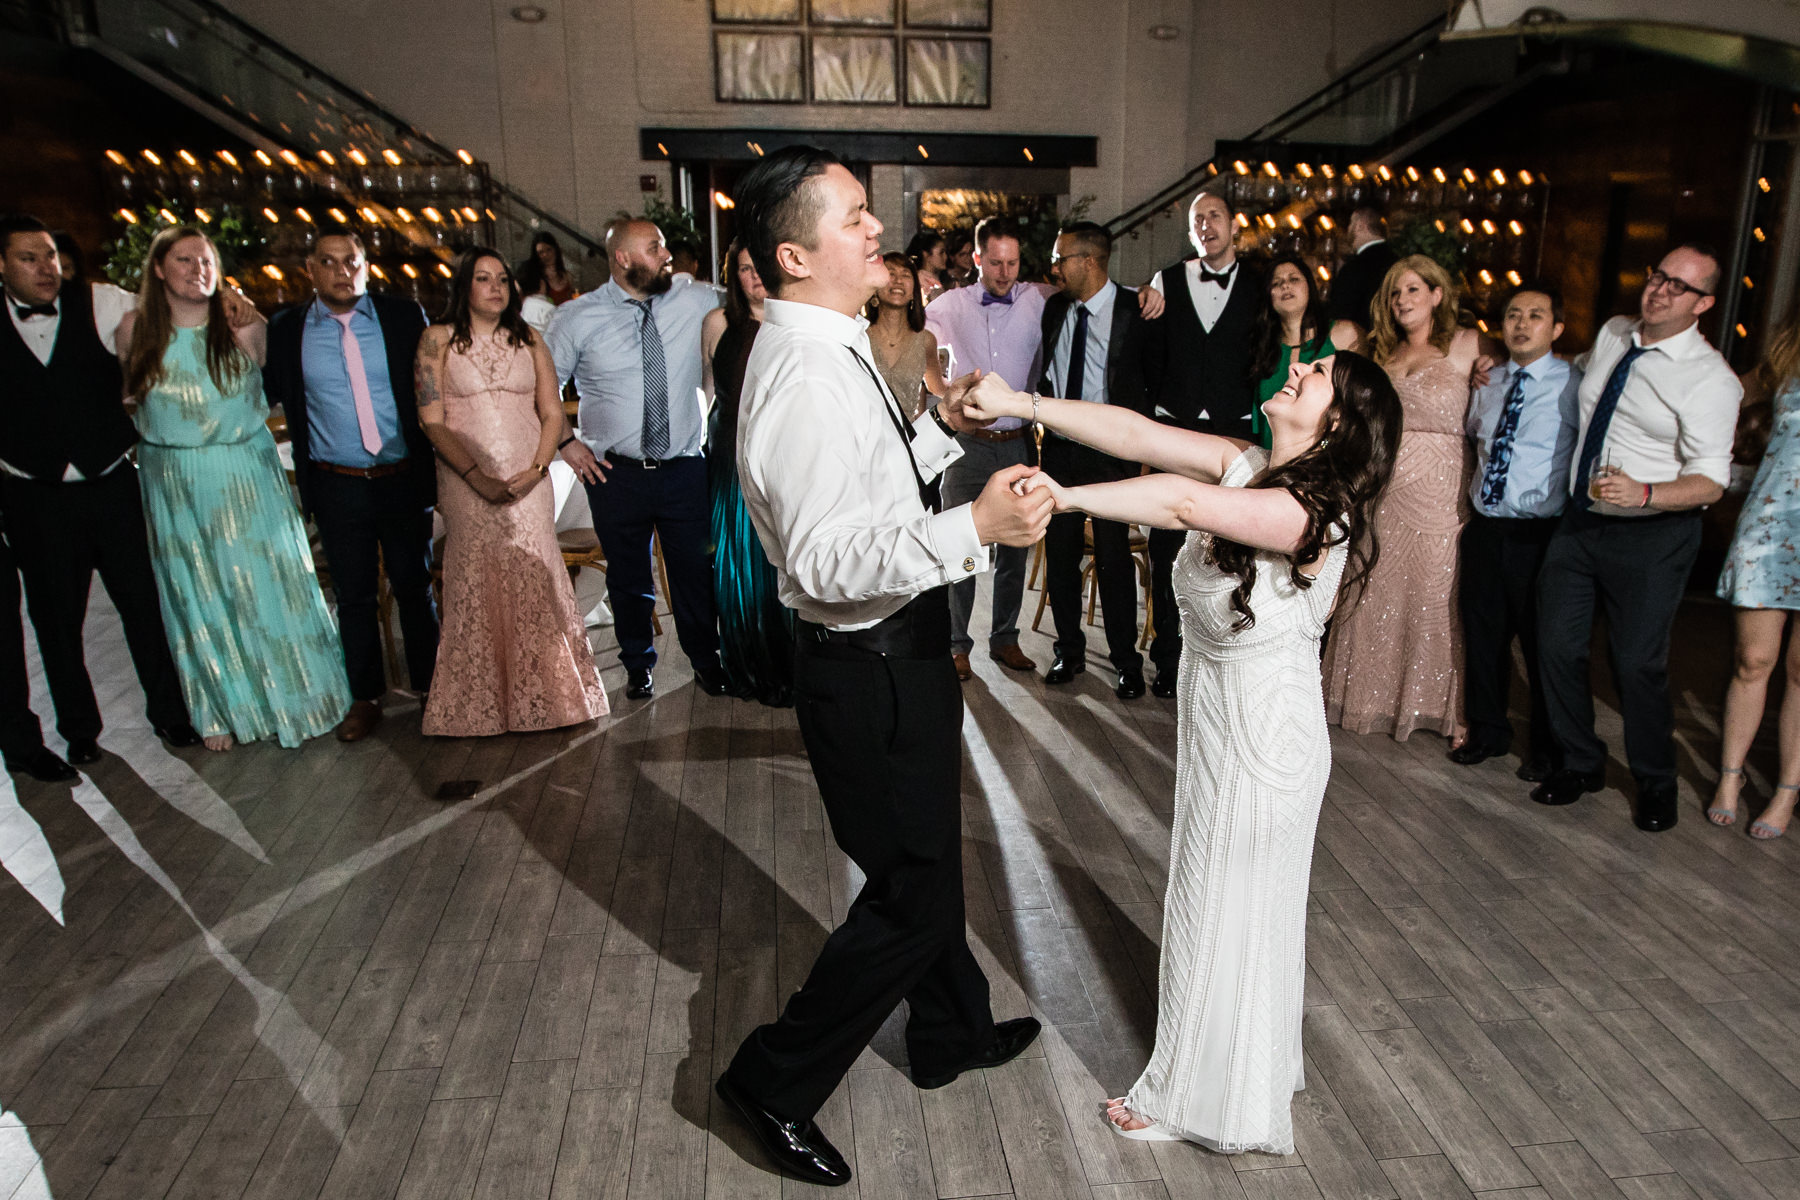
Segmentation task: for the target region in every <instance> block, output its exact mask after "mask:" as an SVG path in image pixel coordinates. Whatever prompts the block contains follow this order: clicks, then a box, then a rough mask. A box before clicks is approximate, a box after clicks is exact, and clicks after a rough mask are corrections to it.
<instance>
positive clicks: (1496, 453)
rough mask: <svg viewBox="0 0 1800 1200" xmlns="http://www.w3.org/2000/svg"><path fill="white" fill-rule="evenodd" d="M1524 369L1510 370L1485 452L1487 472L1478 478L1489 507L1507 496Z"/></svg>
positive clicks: (1521, 407)
mask: <svg viewBox="0 0 1800 1200" xmlns="http://www.w3.org/2000/svg"><path fill="white" fill-rule="evenodd" d="M1525 379H1526V375H1525V371H1524V368H1520V369H1519V370H1517V371H1515V372H1513V384H1512V387H1511V388H1510V389H1509V390H1508V391H1507V393H1506V403H1505V404H1504V405H1502V406H1501V408H1500V423H1499V424H1498V425H1497V426H1495V428H1494V445H1493V448H1492V449H1490V450H1489V451H1488V465H1487V473H1486V474H1484V475H1483V476H1482V477H1481V502H1482V503H1483V504H1485V505H1487V506H1488V507H1489V508H1492V507H1493V506H1494V505H1496V504H1498V503H1500V498H1501V497H1502V496H1504V495H1506V469H1507V468H1508V467H1510V466H1511V465H1512V454H1513V436H1514V435H1515V434H1517V433H1518V431H1519V414H1520V413H1521V412H1523V411H1525Z"/></svg>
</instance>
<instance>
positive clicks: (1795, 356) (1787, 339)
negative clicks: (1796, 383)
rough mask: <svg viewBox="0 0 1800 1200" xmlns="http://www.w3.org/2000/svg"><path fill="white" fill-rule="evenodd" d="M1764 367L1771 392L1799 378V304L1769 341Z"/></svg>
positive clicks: (1777, 390)
mask: <svg viewBox="0 0 1800 1200" xmlns="http://www.w3.org/2000/svg"><path fill="white" fill-rule="evenodd" d="M1764 369H1765V370H1767V371H1768V373H1769V390H1770V391H1771V392H1779V391H1780V390H1781V389H1782V388H1783V387H1785V386H1787V384H1788V383H1789V382H1791V381H1793V380H1796V379H1800V306H1797V307H1796V308H1795V310H1794V315H1793V316H1791V317H1789V318H1788V322H1787V324H1786V325H1783V326H1782V327H1781V331H1780V332H1779V333H1777V334H1776V335H1775V338H1774V340H1773V341H1771V342H1770V343H1769V357H1768V359H1767V360H1766V361H1765V363H1764Z"/></svg>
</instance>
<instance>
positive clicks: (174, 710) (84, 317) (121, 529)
mask: <svg viewBox="0 0 1800 1200" xmlns="http://www.w3.org/2000/svg"><path fill="white" fill-rule="evenodd" d="M0 276H3V277H4V280H5V290H6V314H5V317H4V318H0V510H3V511H4V514H5V526H6V539H7V543H8V545H9V546H10V548H11V552H12V558H13V559H16V561H17V563H18V569H19V573H20V574H21V575H23V576H24V579H25V597H26V604H27V607H28V608H29V609H30V612H31V624H32V626H33V628H35V629H36V630H37V640H38V651H39V652H40V654H41V655H42V657H43V661H44V677H45V681H46V682H47V683H48V684H49V687H50V698H51V700H52V701H53V702H54V703H55V705H56V727H57V731H58V732H59V733H61V734H62V735H63V738H64V739H65V740H66V741H67V742H68V757H69V762H71V763H74V764H76V765H77V766H85V765H87V764H88V763H95V762H99V761H100V741H99V739H100V730H101V719H100V705H99V703H98V702H97V701H96V699H95V697H94V685H93V682H92V681H91V680H90V679H89V678H88V672H87V662H86V659H85V655H84V653H83V648H82V637H81V635H82V626H83V625H84V624H85V622H86V619H87V607H88V591H89V589H90V588H91V587H92V586H93V579H94V573H95V572H96V571H98V572H99V574H100V579H101V581H102V582H103V583H105V585H106V592H107V595H109V596H110V597H112V602H113V606H114V607H115V608H116V609H118V612H119V621H120V624H122V625H123V626H124V629H125V641H126V644H127V646H129V647H130V650H131V663H132V666H133V667H134V668H135V669H136V670H137V676H138V682H139V683H141V684H142V685H143V688H144V699H145V712H146V715H147V716H148V717H149V719H150V724H151V726H152V728H154V729H155V730H156V732H157V734H158V736H160V737H162V738H163V740H165V741H167V742H168V743H169V744H170V745H174V746H197V745H199V744H200V735H199V734H198V733H195V732H194V727H193V725H192V724H191V723H190V722H189V720H188V711H187V703H186V701H184V700H183V699H182V696H181V680H180V677H179V676H177V675H176V673H175V660H174V658H173V657H172V656H171V655H170V653H169V641H168V635H167V634H166V633H165V632H164V630H163V622H162V602H161V600H160V599H159V597H158V596H157V592H156V576H155V574H154V573H153V571H152V569H151V566H150V543H149V535H148V534H147V532H146V530H145V526H144V508H143V499H142V497H141V496H140V495H139V493H138V480H137V464H135V463H134V462H132V460H131V448H132V446H133V445H135V444H136V442H137V427H136V426H135V425H133V424H132V423H131V418H130V417H129V416H127V415H126V412H125V404H124V400H123V397H124V393H125V385H124V376H123V372H122V371H121V369H120V366H119V359H118V356H117V352H116V347H115V342H114V338H115V336H116V335H117V333H118V329H119V321H120V318H122V317H123V316H124V315H125V313H127V312H129V311H130V310H131V309H132V307H133V306H134V303H135V302H134V300H133V298H132V296H131V295H130V294H129V293H126V292H123V291H121V290H120V289H119V288H116V287H114V286H112V285H111V284H92V285H89V284H87V283H84V282H82V281H81V280H78V279H72V280H67V281H65V280H64V279H63V277H62V264H61V262H60V260H59V259H58V258H57V254H56V243H55V241H54V240H53V239H52V238H51V236H50V231H49V230H48V229H46V228H45V227H44V225H43V223H42V222H40V221H38V220H37V219H36V218H34V217H28V216H23V215H19V216H8V217H0ZM0 570H3V571H4V573H5V574H6V575H7V577H8V580H9V582H10V581H11V576H12V571H13V567H12V563H11V561H8V562H5V563H4V564H0ZM5 591H10V592H11V593H12V596H11V605H12V609H13V611H14V612H15V613H16V612H17V611H18V595H17V591H16V589H13V588H7V589H5ZM4 598H5V592H4V591H0V601H3V600H4ZM0 636H3V635H0ZM7 640H8V641H9V647H8V650H7V651H6V653H5V654H4V659H5V660H6V661H5V662H4V663H0V671H3V672H4V678H3V679H0V688H4V690H5V691H6V692H7V693H8V694H9V699H10V700H12V701H14V702H16V703H23V700H22V697H23V696H24V695H25V680H24V639H23V636H22V634H21V636H20V637H19V638H17V639H11V638H8V639H7ZM13 649H16V650H17V652H18V653H17V656H16V658H15V656H14V654H13V653H12V650H13ZM15 671H16V674H15ZM9 707H11V705H9ZM14 717H15V719H14V720H13V721H10V722H9V724H11V725H13V726H14V729H13V730H12V731H9V733H8V735H7V736H8V741H7V744H6V745H5V747H4V750H5V757H6V761H7V766H8V768H9V769H11V768H13V767H15V766H16V767H20V768H23V769H25V770H27V771H29V772H30V773H31V774H33V775H36V776H37V777H38V778H40V779H52V780H54V779H66V778H68V777H69V774H70V773H69V771H68V767H67V765H66V764H64V763H63V762H62V760H60V759H58V758H57V757H56V755H54V754H51V753H50V752H49V751H48V750H46V749H45V748H44V746H43V743H42V740H41V736H28V730H27V727H26V724H25V720H24V718H26V717H30V718H31V719H30V726H29V731H30V732H35V731H36V729H37V720H36V718H35V717H31V713H30V710H29V709H28V708H27V709H25V711H24V713H23V715H18V714H14ZM34 742H35V743H36V744H35V745H33V744H32V743H34Z"/></svg>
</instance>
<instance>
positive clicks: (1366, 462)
mask: <svg viewBox="0 0 1800 1200" xmlns="http://www.w3.org/2000/svg"><path fill="white" fill-rule="evenodd" d="M1331 390H1332V393H1333V394H1332V399H1331V405H1330V407H1328V408H1327V409H1326V410H1325V431H1326V432H1325V435H1324V436H1323V437H1321V438H1320V439H1319V442H1318V444H1317V445H1315V446H1313V447H1312V448H1311V449H1310V450H1307V451H1306V452H1304V453H1302V454H1299V455H1296V456H1295V457H1294V458H1291V459H1289V460H1288V461H1287V462H1285V463H1282V464H1281V465H1280V466H1278V467H1275V468H1272V469H1271V470H1268V471H1264V472H1263V473H1262V474H1261V475H1259V476H1258V477H1257V478H1255V479H1253V480H1251V482H1250V483H1249V484H1248V485H1247V486H1249V487H1253V488H1285V489H1287V492H1288V494H1289V495H1291V496H1292V497H1293V498H1294V499H1296V500H1298V501H1299V502H1300V507H1301V508H1303V509H1305V510H1306V532H1305V533H1304V534H1303V535H1302V536H1301V538H1300V545H1299V547H1298V548H1297V549H1296V550H1295V551H1294V553H1293V554H1291V555H1288V556H1287V558H1288V576H1289V578H1291V579H1292V580H1293V582H1294V586H1295V587H1297V588H1309V587H1311V586H1312V584H1313V578H1312V576H1310V575H1308V574H1307V573H1306V572H1304V571H1302V570H1301V569H1300V568H1301V566H1302V564H1307V563H1311V562H1313V561H1315V560H1316V559H1317V558H1318V557H1319V555H1321V554H1323V553H1324V552H1325V550H1326V549H1327V548H1329V547H1331V546H1340V545H1346V544H1347V545H1348V546H1349V547H1350V562H1349V565H1348V567H1346V569H1345V573H1344V581H1343V583H1342V585H1341V586H1340V587H1339V589H1338V605H1339V606H1342V604H1343V602H1344V597H1345V596H1347V595H1349V594H1350V593H1352V592H1353V591H1355V590H1356V589H1357V588H1358V587H1360V586H1361V585H1362V583H1363V582H1364V581H1365V580H1367V579H1368V577H1369V572H1370V571H1372V570H1374V569H1375V564H1376V562H1377V561H1379V560H1380V558H1381V545H1380V542H1379V541H1378V540H1377V539H1376V536H1375V529H1374V526H1373V523H1372V522H1371V520H1370V517H1371V515H1372V514H1373V512H1374V509H1375V502H1376V501H1377V500H1379V499H1380V498H1381V493H1382V490H1383V489H1385V488H1386V487H1387V484H1388V479H1389V477H1391V476H1392V475H1393V473H1394V459H1395V457H1396V456H1397V455H1398V454H1399V452H1400V430H1401V414H1400V397H1399V395H1398V393H1396V392H1395V391H1394V383H1393V381H1392V380H1391V379H1389V378H1388V375H1387V372H1386V371H1384V370H1382V369H1381V368H1380V367H1378V366H1376V365H1375V364H1374V362H1372V361H1371V360H1369V359H1367V358H1364V357H1363V356H1362V355H1360V354H1354V353H1351V352H1350V351H1348V350H1340V351H1339V352H1338V354H1337V356H1336V358H1335V359H1334V360H1333V361H1332V364H1331ZM1209 553H1210V555H1211V557H1212V561H1213V564H1214V565H1215V566H1217V567H1218V568H1219V570H1221V571H1223V572H1225V573H1226V574H1227V575H1236V576H1237V577H1238V585H1237V588H1236V589H1235V590H1234V591H1233V592H1232V593H1231V607H1232V611H1234V612H1236V613H1237V614H1238V619H1237V621H1236V622H1235V623H1234V624H1233V625H1232V629H1233V630H1235V631H1239V632H1241V631H1243V630H1245V629H1248V628H1250V627H1251V626H1252V625H1254V624H1256V613H1255V612H1253V611H1252V610H1251V608H1250V592H1251V590H1252V589H1253V588H1255V586H1256V555H1257V551H1256V550H1255V549H1254V548H1253V547H1250V546H1246V545H1244V544H1243V543H1242V542H1234V541H1232V540H1231V539H1230V538H1223V537H1214V538H1213V539H1212V546H1211V549H1210V551H1209Z"/></svg>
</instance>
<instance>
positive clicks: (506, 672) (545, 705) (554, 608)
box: [418, 249, 607, 737]
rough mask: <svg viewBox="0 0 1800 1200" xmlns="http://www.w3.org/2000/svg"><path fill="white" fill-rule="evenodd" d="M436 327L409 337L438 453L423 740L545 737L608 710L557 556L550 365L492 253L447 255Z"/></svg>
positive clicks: (424, 421)
mask: <svg viewBox="0 0 1800 1200" xmlns="http://www.w3.org/2000/svg"><path fill="white" fill-rule="evenodd" d="M450 294H451V300H450V304H449V307H448V310H447V311H446V313H445V316H444V323H443V324H440V325H433V326H432V327H431V328H430V329H428V330H426V332H425V336H424V337H423V338H422V339H420V342H419V359H418V395H419V422H420V424H421V425H422V426H423V427H424V429H425V432H426V434H427V436H429V437H430V438H431V442H432V445H433V446H434V447H435V448H436V450H437V453H438V511H439V512H440V513H442V514H443V517H444V529H445V535H446V536H445V542H444V623H443V637H442V639H441V640H440V641H439V643H438V658H437V670H436V672H435V673H434V674H433V676H432V683H431V694H430V696H429V697H427V699H426V702H425V718H424V722H423V729H424V732H425V733H427V734H432V735H437V736H444V737H471V736H483V735H487V734H495V733H508V732H522V731H526V730H533V729H556V728H559V727H561V726H564V725H575V724H578V723H580V722H582V721H589V720H592V719H593V718H595V717H598V716H600V715H602V714H603V713H605V712H606V711H607V706H606V692H605V690H604V689H603V688H602V687H601V685H600V674H599V672H598V671H597V670H596V669H595V667H594V655H593V651H592V650H591V649H590V648H589V646H588V640H587V630H586V629H585V628H584V627H583V625H582V621H581V616H580V613H579V612H578V611H577V609H576V607H575V591H574V588H573V587H571V586H570V583H569V572H568V569H567V568H566V567H564V566H563V560H562V552H561V550H559V549H558V548H557V544H556V529H555V512H554V501H553V499H552V493H551V488H550V486H549V481H548V479H547V474H548V469H549V463H550V460H551V459H552V458H553V457H555V454H556V439H557V436H558V434H559V433H560V432H561V430H562V405H561V402H560V400H559V398H558V396H557V388H556V369H555V367H554V366H553V365H552V363H551V361H550V354H549V352H548V351H547V350H546V349H545V348H544V343H543V339H542V338H540V337H538V336H537V335H536V334H534V333H533V332H532V330H531V328H530V326H528V325H526V324H525V321H524V319H523V318H522V317H521V316H520V315H519V303H520V301H519V293H518V289H517V288H516V287H515V286H514V285H513V281H512V277H511V275H510V273H509V272H508V271H507V269H506V264H505V263H504V262H503V261H502V260H501V258H500V256H499V255H498V254H497V253H495V252H494V251H491V250H485V249H476V250H470V251H466V252H465V253H464V254H463V255H462V257H461V258H460V259H458V261H457V265H456V272H455V275H454V278H453V279H452V280H451V284H450Z"/></svg>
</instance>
